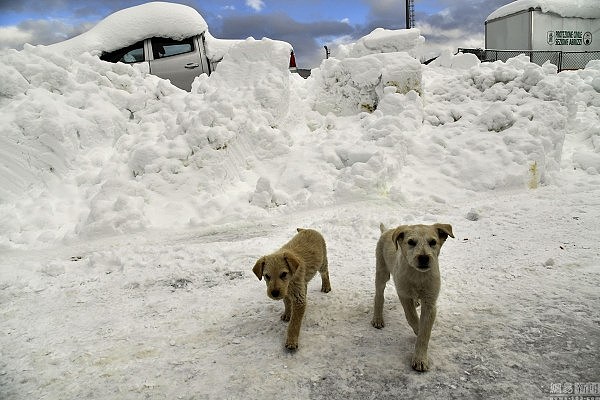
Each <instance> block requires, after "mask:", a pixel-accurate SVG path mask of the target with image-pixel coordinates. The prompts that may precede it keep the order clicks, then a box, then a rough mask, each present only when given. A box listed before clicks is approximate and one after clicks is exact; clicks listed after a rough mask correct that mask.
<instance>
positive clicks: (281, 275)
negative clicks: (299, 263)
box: [279, 271, 287, 279]
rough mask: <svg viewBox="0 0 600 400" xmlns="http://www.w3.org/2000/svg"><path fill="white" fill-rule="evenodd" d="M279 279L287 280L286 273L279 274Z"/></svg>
mask: <svg viewBox="0 0 600 400" xmlns="http://www.w3.org/2000/svg"><path fill="white" fill-rule="evenodd" d="M279 278H281V279H285V278H287V272H285V271H284V272H282V273H281V274H279Z"/></svg>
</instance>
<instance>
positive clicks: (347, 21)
mask: <svg viewBox="0 0 600 400" xmlns="http://www.w3.org/2000/svg"><path fill="white" fill-rule="evenodd" d="M340 22H342V23H344V24H350V18H344V19H342V20H341V21H340Z"/></svg>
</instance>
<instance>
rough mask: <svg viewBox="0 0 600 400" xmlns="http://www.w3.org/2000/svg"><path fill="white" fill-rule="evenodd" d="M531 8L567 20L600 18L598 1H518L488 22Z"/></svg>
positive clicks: (492, 15)
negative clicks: (572, 18)
mask: <svg viewBox="0 0 600 400" xmlns="http://www.w3.org/2000/svg"><path fill="white" fill-rule="evenodd" d="M530 8H540V9H541V10H542V12H543V13H548V12H552V13H555V14H558V15H560V16H562V17H567V18H569V17H575V18H600V7H598V0H517V1H514V2H512V3H509V4H507V5H505V6H503V7H500V8H499V9H497V10H496V11H494V12H493V13H491V14H490V15H489V16H488V17H487V19H486V21H490V20H493V19H497V18H501V17H505V16H507V15H510V14H514V13H517V12H519V11H526V10H528V9H530Z"/></svg>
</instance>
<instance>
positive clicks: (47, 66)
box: [0, 33, 600, 399]
mask: <svg viewBox="0 0 600 400" xmlns="http://www.w3.org/2000/svg"><path fill="white" fill-rule="evenodd" d="M386 34H388V33H386ZM411 37H413V36H412V34H411ZM413 38H414V37H413ZM417 42H418V41H417ZM365 48H367V47H365ZM275 50H276V49H275V48H274V47H273V43H272V42H270V41H268V40H261V41H254V40H248V41H245V42H244V43H241V44H240V45H238V46H236V47H234V49H233V50H232V52H231V53H229V54H228V56H226V57H225V58H224V60H223V62H222V64H221V65H220V66H219V68H218V69H217V71H216V73H215V74H213V75H212V76H211V77H206V76H203V77H199V78H198V79H197V81H196V82H195V85H194V87H193V90H192V93H187V92H183V91H181V90H179V89H177V88H174V87H173V86H171V85H170V84H169V83H168V82H165V81H161V80H160V79H158V78H156V77H152V76H148V75H146V74H144V73H143V72H141V71H138V70H136V69H134V68H132V67H129V66H124V65H113V64H107V63H104V62H101V61H99V60H98V59H97V58H95V57H91V56H89V55H83V56H81V57H78V58H76V59H68V58H64V57H62V56H58V55H56V54H52V53H50V52H48V51H47V49H43V48H31V47H30V48H27V49H25V50H24V51H22V52H15V51H7V52H3V53H2V54H1V55H0V57H1V58H0V64H1V68H0V121H2V123H1V125H0V129H1V131H0V153H1V154H2V157H1V159H0V160H1V161H0V168H1V169H2V173H1V174H0V232H1V234H0V246H1V250H0V304H2V307H1V308H0V326H1V328H0V330H1V332H2V335H0V352H1V353H0V355H1V357H0V397H1V398H3V399H5V398H6V399H21V398H40V399H41V398H48V399H55V398H56V399H57V398H61V399H62V398H97V399H113V398H120V399H138V398H142V397H146V398H165V399H174V398H182V399H205V398H206V399H213V398H215V399H220V398H271V397H275V396H277V397H286V398H312V399H330V398H357V399H358V398H360V399H363V398H373V399H379V398H382V399H385V398H390V399H391V398H401V397H409V398H410V397H417V396H418V397H419V398H479V397H481V398H547V397H550V391H551V388H552V386H551V385H553V384H557V383H561V384H562V383H567V382H569V383H577V382H581V383H585V382H597V381H598V380H599V378H600V363H599V362H598V359H597V355H598V350H597V349H598V348H599V346H600V311H599V310H600V307H599V306H600V300H599V297H598V286H599V285H600V274H599V271H600V266H599V265H598V260H599V255H600V254H599V253H600V251H599V246H598V245H597V237H598V236H599V233H600V229H599V226H600V224H599V222H598V221H600V207H599V206H600V200H598V199H600V175H599V174H598V172H599V171H600V155H599V154H600V123H599V121H600V62H592V63H590V64H589V65H588V67H587V68H586V69H585V70H582V71H571V72H561V73H560V74H557V73H556V69H555V68H554V67H552V66H551V65H545V66H543V67H539V66H536V65H534V64H531V63H529V62H528V61H527V59H526V58H524V57H518V58H515V59H512V60H509V62H507V63H502V62H497V63H494V64H479V63H478V62H475V61H474V60H473V59H472V58H469V57H468V56H462V57H453V56H451V55H446V56H445V57H442V58H440V59H439V60H438V62H437V63H436V64H435V65H431V66H420V65H418V64H415V62H414V60H413V59H411V58H410V57H408V56H407V55H406V54H405V53H378V52H377V51H373V52H372V53H374V54H364V52H361V54H358V55H357V56H356V57H352V56H348V57H346V58H338V59H329V60H327V61H325V62H324V63H323V64H322V66H321V68H319V69H318V70H314V71H313V74H312V76H311V78H309V79H307V80H302V79H301V78H299V77H297V76H295V75H290V74H289V72H288V71H287V60H285V57H284V56H283V55H282V56H281V57H280V56H279V55H278V53H277V52H276V51H275ZM265 55H267V56H265ZM265 60H269V61H265ZM380 222H383V223H385V224H386V225H388V226H394V225H397V224H401V223H402V224H406V223H433V222H444V223H450V224H452V226H453V229H454V233H455V236H456V238H455V239H450V240H448V241H447V242H446V244H445V245H444V248H443V249H442V253H441V262H440V265H441V270H442V293H441V295H440V300H439V305H438V318H437V320H436V323H435V325H434V329H433V334H432V339H431V342H430V351H429V355H430V358H431V370H430V371H429V372H428V373H424V374H420V373H416V372H414V371H412V369H411V368H410V364H409V360H410V355H411V352H412V349H413V346H414V342H415V337H414V334H413V333H412V331H411V329H410V328H409V326H408V324H407V323H406V321H405V319H404V315H403V312H402V309H401V306H400V304H399V301H398V300H397V298H396V295H395V292H394V289H393V286H392V284H390V285H388V289H387V290H386V303H385V308H384V317H385V318H386V327H385V328H384V329H382V330H376V329H374V328H372V327H371V325H370V321H371V313H372V300H373V292H374V290H373V289H374V282H373V280H374V249H375V244H376V241H377V238H378V236H379V228H378V226H379V223H380ZM296 227H310V228H315V229H318V230H319V231H321V232H322V233H323V235H324V237H325V238H326V240H327V244H328V252H329V264H330V275H331V280H332V291H331V292H330V293H328V294H323V293H320V292H319V289H318V288H319V282H318V278H316V279H315V281H313V282H311V284H310V285H309V293H308V301H309V305H308V309H307V312H306V315H305V319H304V322H303V325H302V330H301V335H300V348H299V350H298V351H297V352H295V353H289V352H287V351H285V349H284V347H283V341H284V335H285V329H286V325H285V324H284V323H283V322H281V321H280V320H279V314H280V312H281V311H282V309H283V304H281V303H280V302H274V301H272V300H270V299H268V298H267V297H266V293H265V288H264V283H263V282H259V281H258V280H257V279H256V277H255V276H254V275H253V274H252V271H251V268H252V266H253V265H254V262H255V261H256V259H257V258H258V257H260V256H261V255H264V254H266V253H269V252H271V251H273V250H275V249H277V248H278V247H279V246H280V245H281V244H283V243H285V242H286V241H287V240H288V239H289V238H290V237H291V236H292V235H293V234H294V232H295V228H296ZM554 387H555V386H554Z"/></svg>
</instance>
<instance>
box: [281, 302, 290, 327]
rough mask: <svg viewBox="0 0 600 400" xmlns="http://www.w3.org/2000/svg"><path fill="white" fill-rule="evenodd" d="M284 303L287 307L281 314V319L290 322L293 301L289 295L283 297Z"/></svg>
mask: <svg viewBox="0 0 600 400" xmlns="http://www.w3.org/2000/svg"><path fill="white" fill-rule="evenodd" d="M283 305H284V307H285V308H284V310H283V314H281V320H282V321H285V322H288V321H289V320H290V315H291V313H292V302H291V300H290V298H289V297H284V298H283Z"/></svg>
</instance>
